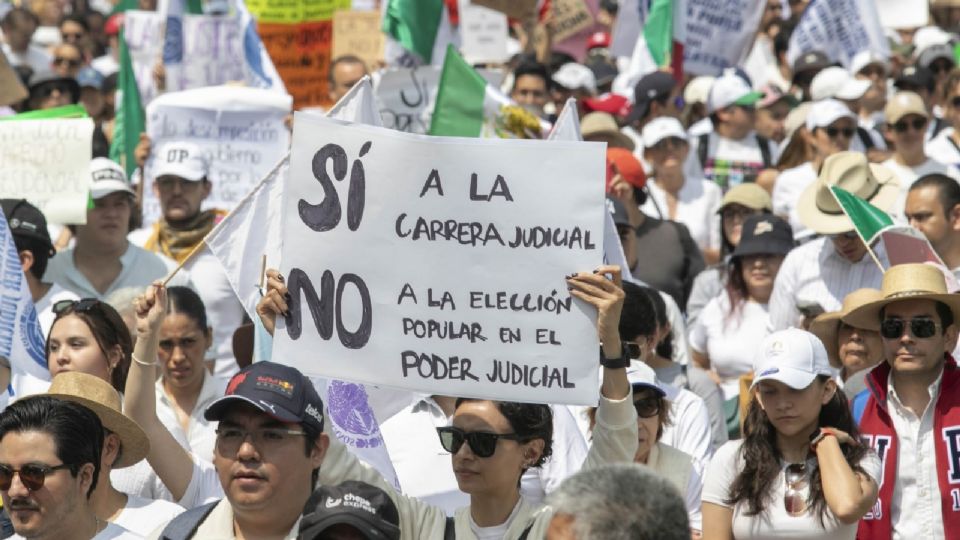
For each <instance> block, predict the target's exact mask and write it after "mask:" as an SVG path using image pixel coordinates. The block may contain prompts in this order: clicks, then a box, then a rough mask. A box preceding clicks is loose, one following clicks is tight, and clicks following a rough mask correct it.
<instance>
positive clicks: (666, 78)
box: [626, 71, 677, 124]
mask: <svg viewBox="0 0 960 540" xmlns="http://www.w3.org/2000/svg"><path fill="white" fill-rule="evenodd" d="M675 86H677V81H675V80H674V79H673V76H672V75H670V74H669V73H667V72H666V71H654V72H653V73H648V74H647V75H644V76H643V77H642V78H641V79H640V81H638V82H637V86H635V87H634V88H633V110H632V111H630V115H629V116H627V120H626V122H627V124H632V123H634V122H636V121H638V120H640V119H641V118H643V117H644V116H646V115H647V110H648V109H649V108H650V102H651V101H654V100H657V99H663V98H665V97H667V96H669V95H670V92H672V91H673V88H674V87H675Z"/></svg>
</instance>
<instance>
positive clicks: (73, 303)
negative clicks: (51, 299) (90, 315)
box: [53, 298, 100, 315]
mask: <svg viewBox="0 0 960 540" xmlns="http://www.w3.org/2000/svg"><path fill="white" fill-rule="evenodd" d="M99 306H100V300H97V299H96V298H81V299H80V300H61V301H59V302H56V303H55V304H53V314H54V315H59V314H61V313H63V312H64V311H67V310H68V309H72V311H77V312H81V313H83V312H87V311H92V310H93V309H94V308H97V307H99Z"/></svg>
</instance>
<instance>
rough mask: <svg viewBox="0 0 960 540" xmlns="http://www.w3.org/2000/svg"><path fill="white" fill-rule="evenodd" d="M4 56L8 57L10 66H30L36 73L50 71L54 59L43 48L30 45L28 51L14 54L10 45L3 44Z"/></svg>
mask: <svg viewBox="0 0 960 540" xmlns="http://www.w3.org/2000/svg"><path fill="white" fill-rule="evenodd" d="M3 54H5V55H7V60H9V61H10V66H12V67H17V66H28V67H29V68H30V69H32V70H33V72H34V73H37V72H39V71H50V69H51V66H50V64H51V62H53V57H52V56H50V55H49V54H47V52H46V51H44V50H43V48H42V47H38V46H36V45H33V44H31V45H28V46H27V50H26V51H25V52H23V53H18V52H14V51H13V49H11V48H10V45H8V44H6V43H4V44H3Z"/></svg>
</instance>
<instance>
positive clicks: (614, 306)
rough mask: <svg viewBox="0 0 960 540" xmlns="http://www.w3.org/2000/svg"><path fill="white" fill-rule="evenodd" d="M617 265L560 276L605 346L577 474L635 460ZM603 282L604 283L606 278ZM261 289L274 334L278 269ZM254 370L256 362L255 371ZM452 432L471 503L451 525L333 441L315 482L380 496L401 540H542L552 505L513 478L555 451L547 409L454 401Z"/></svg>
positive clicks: (444, 436) (279, 304)
mask: <svg viewBox="0 0 960 540" xmlns="http://www.w3.org/2000/svg"><path fill="white" fill-rule="evenodd" d="M620 272H621V270H620V267H619V266H601V267H599V268H597V269H596V270H595V271H594V272H579V273H575V274H571V275H570V276H567V285H568V287H569V288H570V294H571V296H574V297H575V298H578V299H580V300H583V301H585V302H587V303H589V304H590V305H591V306H593V307H595V308H596V309H597V332H598V335H599V337H600V342H601V345H602V351H603V352H602V355H601V365H602V366H603V377H602V379H603V380H602V384H601V389H600V394H601V398H600V404H599V408H598V411H597V427H596V429H595V430H594V434H593V445H592V446H591V448H590V451H589V453H588V454H587V459H586V461H585V462H584V465H583V468H584V469H587V468H592V467H596V466H598V465H600V464H603V463H610V462H629V461H632V460H633V458H634V456H635V454H636V451H637V417H636V410H635V409H634V408H633V407H632V399H631V389H630V383H629V381H628V380H627V376H626V369H625V368H626V367H627V366H628V365H629V362H630V360H629V358H628V357H627V354H626V353H625V348H626V346H625V345H624V343H623V342H621V340H620V334H619V330H618V322H619V320H620V310H621V307H622V304H623V297H624V293H623V290H622V289H621V284H622V282H621V278H620ZM607 275H609V276H611V278H608V277H606V276H607ZM267 276H268V280H267V281H268V292H267V294H266V295H264V297H263V299H262V300H261V301H260V304H258V306H257V313H258V314H259V315H260V317H261V320H262V322H263V325H264V328H265V329H266V330H267V331H268V332H270V333H272V332H273V330H274V327H275V324H276V317H277V315H278V314H279V315H282V314H286V313H288V308H289V306H288V303H287V300H286V295H287V292H288V291H287V287H286V285H285V283H284V281H283V279H282V276H281V275H280V274H279V273H278V272H277V271H276V270H269V271H268V272H267ZM254 365H256V364H254ZM451 424H452V425H450V426H448V427H441V428H438V429H437V433H438V435H439V437H440V442H441V444H442V445H443V447H444V449H445V450H447V451H448V452H450V453H451V464H452V467H453V470H454V473H455V474H456V476H457V483H458V485H459V487H460V490H461V491H463V492H465V493H467V494H468V495H470V506H469V507H465V508H461V509H459V510H458V511H457V512H456V514H455V515H454V517H453V519H452V522H448V520H447V519H446V515H445V513H444V512H443V511H442V510H441V509H440V508H437V507H433V506H430V505H428V504H425V503H424V502H422V501H419V500H417V499H413V498H410V497H405V496H403V495H401V494H399V493H397V492H396V490H395V489H394V488H393V486H391V485H389V484H388V483H387V482H386V481H384V479H383V478H382V477H381V476H380V474H379V473H378V472H376V471H375V470H374V469H372V468H370V467H369V466H366V465H365V464H363V463H361V462H359V460H357V459H356V458H355V457H353V456H352V455H350V454H348V453H346V452H345V449H344V447H343V445H342V443H340V442H339V441H331V446H330V454H331V455H328V456H327V458H326V459H327V461H332V464H330V465H329V466H328V465H327V464H326V463H325V464H324V467H323V469H321V471H320V481H321V482H322V483H323V484H325V485H329V484H334V483H337V482H341V481H343V480H358V481H362V482H366V483H368V484H372V485H375V486H377V487H380V488H381V489H384V490H385V491H387V493H389V494H390V496H391V498H392V499H393V501H394V503H395V504H396V505H397V508H398V510H399V512H400V529H401V537H402V538H440V537H442V535H444V534H451V535H453V536H452V537H453V538H460V539H480V538H496V539H500V538H503V539H506V540H516V539H518V538H542V537H543V535H544V534H545V531H546V529H547V527H548V526H549V523H550V518H551V515H552V511H551V509H550V508H549V507H543V506H540V505H533V504H530V503H528V502H527V501H526V500H525V499H524V498H523V497H522V495H521V494H520V490H519V479H520V477H521V476H522V474H523V472H524V471H525V470H526V469H528V468H531V467H539V466H541V465H542V464H543V462H544V461H545V460H546V459H548V458H549V456H550V455H551V453H552V452H553V434H552V422H551V409H550V407H549V406H548V405H542V404H526V403H516V402H508V401H492V400H482V399H468V398H459V399H458V400H457V402H456V408H455V411H454V414H453V417H452V421H451Z"/></svg>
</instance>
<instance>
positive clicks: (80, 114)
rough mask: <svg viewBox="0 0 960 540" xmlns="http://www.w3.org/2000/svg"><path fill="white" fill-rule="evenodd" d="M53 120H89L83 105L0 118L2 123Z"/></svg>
mask: <svg viewBox="0 0 960 540" xmlns="http://www.w3.org/2000/svg"><path fill="white" fill-rule="evenodd" d="M53 118H87V110H86V109H84V108H83V105H64V106H62V107H54V108H52V109H43V110H40V111H28V112H25V113H20V114H15V115H13V116H4V117H3V118H0V121H4V120H46V119H53Z"/></svg>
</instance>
